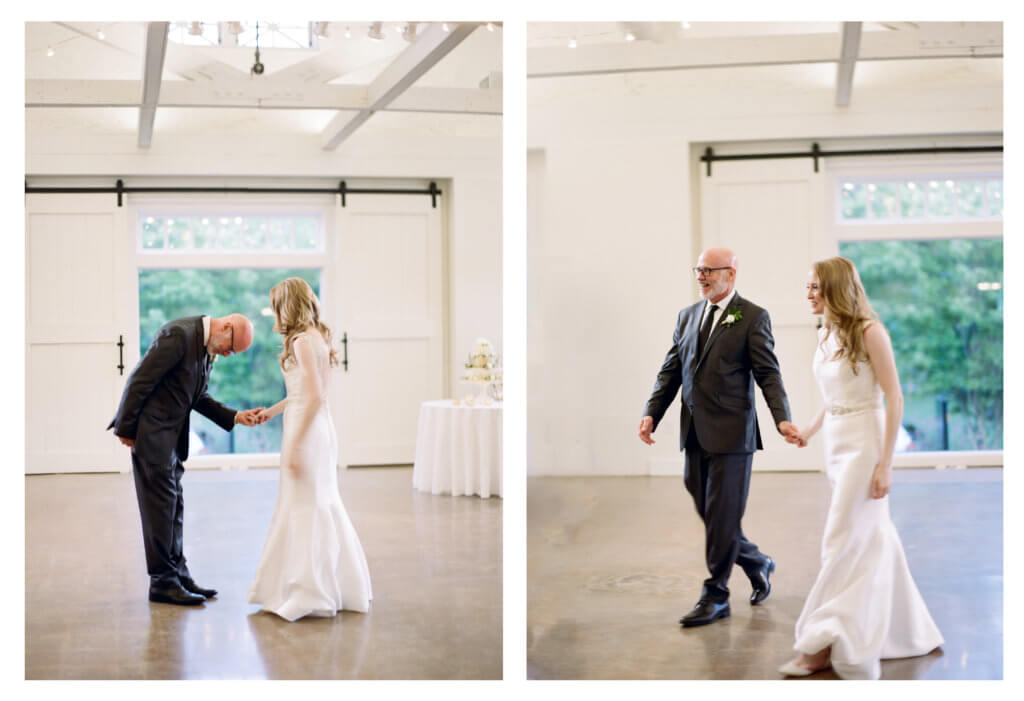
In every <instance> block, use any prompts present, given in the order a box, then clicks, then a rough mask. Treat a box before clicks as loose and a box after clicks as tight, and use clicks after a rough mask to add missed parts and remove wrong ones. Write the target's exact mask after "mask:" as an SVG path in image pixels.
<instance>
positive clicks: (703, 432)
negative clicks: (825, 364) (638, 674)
mask: <svg viewBox="0 0 1024 701" xmlns="http://www.w3.org/2000/svg"><path fill="white" fill-rule="evenodd" d="M736 272H737V262H736V256H735V255H734V254H733V252H732V251H730V250H729V249H726V248H710V249H708V250H706V251H704V252H703V253H702V254H701V255H700V258H698V259H697V267H696V268H694V273H695V274H696V276H697V281H698V283H699V285H700V291H701V296H702V297H703V299H702V300H701V301H700V302H698V303H697V304H694V305H692V306H690V307H687V308H686V309H683V310H682V311H680V312H679V317H678V318H677V320H676V326H675V333H674V335H673V337H672V346H671V347H670V348H669V350H668V354H667V355H666V356H665V361H664V363H663V364H662V366H661V370H660V371H659V373H658V378H657V381H656V382H655V385H654V391H653V392H652V393H651V397H650V399H649V400H648V402H647V406H646V408H645V409H644V417H643V419H642V420H641V421H640V428H639V435H640V440H642V441H644V442H645V443H647V444H653V443H654V440H653V439H652V438H651V432H652V431H653V430H654V429H655V428H656V427H657V425H658V423H659V422H660V421H661V419H662V417H663V416H664V414H665V411H666V410H667V409H668V407H669V404H671V403H672V400H673V398H674V397H675V395H676V393H677V392H680V391H681V394H682V410H681V413H680V420H679V431H680V432H679V448H680V450H682V451H684V452H685V454H686V468H685V473H684V474H685V477H684V481H685V483H686V489H687V491H689V492H690V495H691V496H692V497H693V502H694V505H695V506H696V507H697V513H698V514H699V515H700V517H701V519H702V520H703V521H704V529H705V543H704V545H705V559H706V561H707V567H708V571H709V573H710V576H709V577H708V578H707V579H705V580H704V586H703V590H702V591H701V595H700V600H699V601H698V602H697V605H696V606H695V607H694V608H693V610H692V611H690V612H689V613H688V614H686V615H685V616H683V617H682V618H681V619H679V622H680V623H681V624H682V625H683V626H687V627H689V626H699V625H705V624H708V623H711V622H712V621H715V620H717V619H719V618H724V617H726V616H728V615H729V588H728V587H727V586H726V583H727V582H728V580H729V574H730V572H731V571H732V566H733V563H734V562H735V563H737V564H739V565H740V567H742V568H743V570H744V572H746V574H747V577H749V579H750V583H751V586H752V587H753V593H752V594H751V596H750V603H751V604H759V603H761V602H762V601H764V599H765V598H767V597H768V594H769V592H770V591H771V583H770V581H769V577H770V576H771V573H772V572H773V571H774V569H775V562H774V560H772V558H770V557H769V556H767V555H765V554H763V553H761V552H760V551H759V550H758V548H757V546H756V545H755V544H754V543H752V542H751V541H749V540H747V538H746V537H745V536H744V535H743V530H742V528H741V527H740V520H741V519H742V517H743V511H744V509H745V508H746V503H747V491H748V489H749V486H750V467H751V463H752V459H753V454H754V451H755V450H760V449H761V448H762V444H761V431H760V427H759V426H758V424H757V412H756V410H755V406H754V383H755V382H756V383H757V385H758V386H759V387H760V388H761V393H762V394H763V395H764V398H765V401H767V403H768V407H769V409H770V410H771V412H772V417H773V418H774V420H775V424H776V426H777V428H778V431H779V433H781V434H782V435H783V436H785V437H786V440H787V441H789V442H795V441H796V440H797V439H796V436H797V433H798V432H797V428H796V427H795V426H794V425H793V424H792V423H790V421H789V418H790V415H789V403H788V401H787V399H786V391H785V389H784V388H783V386H782V377H781V375H780V372H779V362H778V359H776V357H775V352H774V345H775V342H774V339H773V338H772V328H771V320H770V319H769V317H768V312H767V311H765V310H764V309H762V308H761V307H759V306H757V305H756V304H754V303H753V302H750V301H748V300H746V299H743V298H742V297H740V296H739V295H738V294H736Z"/></svg>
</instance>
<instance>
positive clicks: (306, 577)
mask: <svg viewBox="0 0 1024 701" xmlns="http://www.w3.org/2000/svg"><path fill="white" fill-rule="evenodd" d="M270 305H271V308H272V309H273V312H274V317H275V322H274V330H275V331H277V332H278V333H280V334H281V335H282V336H284V352H283V353H282V354H281V368H282V372H283V374H284V382H285V389H286V393H287V396H286V397H285V398H284V399H283V400H281V401H280V402H278V403H277V404H275V405H274V406H272V407H270V408H269V409H265V410H264V411H263V412H262V415H261V416H260V417H259V419H260V420H261V422H262V421H266V420H269V419H271V418H273V417H274V416H277V414H280V413H281V412H282V411H283V412H284V432H283V433H284V435H283V438H282V441H281V480H280V485H279V487H278V493H277V504H276V505H275V507H274V516H273V519H272V520H271V522H270V530H269V532H268V533H267V541H266V544H265V545H264V546H263V555H262V557H261V558H260V564H259V568H258V570H257V572H256V579H255V581H254V582H253V583H252V586H251V587H250V588H249V599H248V600H249V603H250V604H259V605H260V606H261V607H262V608H263V609H264V610H266V611H270V612H272V613H276V614H277V615H278V616H281V617H282V618H284V619H286V620H288V621H295V620H297V619H299V618H302V617H303V616H333V615H335V614H336V613H337V612H338V611H341V610H342V609H345V610H349V611H362V612H365V611H367V610H369V607H370V599H371V598H372V592H371V590H370V571H369V568H368V567H367V565H366V556H365V555H364V554H363V547H362V545H361V544H360V543H359V536H358V535H356V530H355V528H354V527H353V525H352V521H351V520H349V517H348V514H347V513H346V512H345V506H344V505H343V504H342V503H341V496H340V494H339V492H338V475H337V465H338V440H337V436H336V434H335V431H334V422H333V420H332V419H331V411H330V407H328V405H327V389H328V381H329V375H330V369H331V367H332V366H334V365H337V358H336V357H335V353H334V350H333V349H332V348H331V346H330V340H331V332H330V329H328V328H327V326H326V325H324V324H323V322H321V321H320V305H319V302H318V300H317V298H316V295H315V294H314V293H313V290H312V288H310V286H309V285H308V284H307V283H306V281H305V280H303V279H301V278H288V279H287V280H285V281H283V282H281V283H279V284H277V285H275V286H274V288H273V289H272V290H271V291H270Z"/></svg>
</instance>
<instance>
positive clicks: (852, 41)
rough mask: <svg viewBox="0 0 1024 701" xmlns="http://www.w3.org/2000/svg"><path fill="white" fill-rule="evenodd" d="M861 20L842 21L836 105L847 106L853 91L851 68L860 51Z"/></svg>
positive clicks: (862, 24) (862, 25)
mask: <svg viewBox="0 0 1024 701" xmlns="http://www.w3.org/2000/svg"><path fill="white" fill-rule="evenodd" d="M863 27H864V23H863V22H843V28H842V35H843V46H842V48H841V49H840V50H839V67H838V68H837V70H836V106H837V107H849V105H850V94H851V92H852V91H853V69H854V67H855V66H856V65H857V55H858V54H859V53H860V36H861V30H862V29H863Z"/></svg>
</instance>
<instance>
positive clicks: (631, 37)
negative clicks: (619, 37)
mask: <svg viewBox="0 0 1024 701" xmlns="http://www.w3.org/2000/svg"><path fill="white" fill-rule="evenodd" d="M635 40H636V34H634V33H633V32H626V41H635Z"/></svg>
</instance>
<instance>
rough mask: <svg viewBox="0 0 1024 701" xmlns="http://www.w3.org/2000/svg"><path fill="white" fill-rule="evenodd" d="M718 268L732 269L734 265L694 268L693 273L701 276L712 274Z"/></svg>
mask: <svg viewBox="0 0 1024 701" xmlns="http://www.w3.org/2000/svg"><path fill="white" fill-rule="evenodd" d="M716 270H732V266H731V265H723V266H722V267H721V268H693V274H694V275H696V276H697V277H700V276H701V275H710V274H711V273H713V272H714V271H716Z"/></svg>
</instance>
